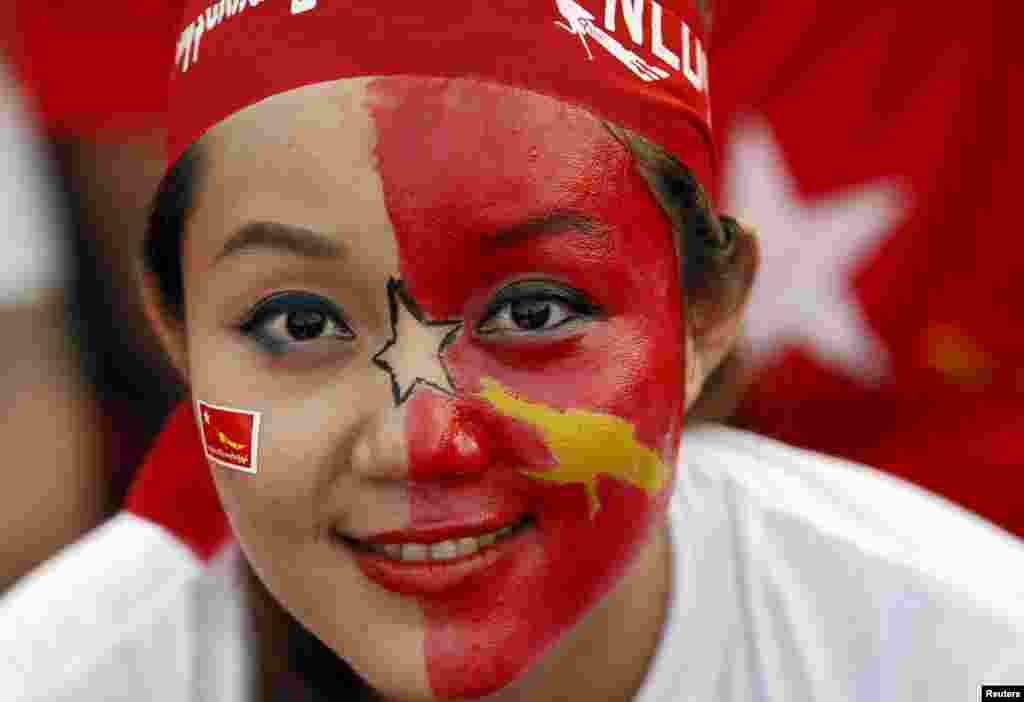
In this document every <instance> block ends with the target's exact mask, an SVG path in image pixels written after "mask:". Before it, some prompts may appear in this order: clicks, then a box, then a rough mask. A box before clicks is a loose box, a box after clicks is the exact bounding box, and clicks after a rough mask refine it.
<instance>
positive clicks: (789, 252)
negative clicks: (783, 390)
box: [724, 119, 905, 383]
mask: <svg viewBox="0 0 1024 702" xmlns="http://www.w3.org/2000/svg"><path fill="white" fill-rule="evenodd" d="M730 137H731V138H730V140H729V143H728V148H727V149H726V157H725V164H726V165H725V171H724V173H725V198H724V201H725V203H726V208H725V212H727V213H729V214H731V215H733V216H734V217H736V218H737V219H738V220H740V221H741V222H743V223H744V224H746V225H748V226H752V227H754V228H755V229H756V230H757V233H758V237H759V243H760V245H761V269H760V271H759V273H758V277H757V280H756V282H755V285H754V290H753V293H752V295H751V300H750V307H749V308H748V311H747V315H746V327H745V330H746V337H747V339H748V341H749V343H750V346H751V350H752V353H753V356H754V360H755V362H756V363H757V364H759V365H760V364H764V363H766V362H767V361H769V360H770V356H772V355H773V354H777V353H779V352H780V351H781V350H782V349H783V347H784V346H785V345H786V344H792V343H794V342H796V343H799V342H806V343H809V344H810V346H811V348H812V349H813V351H814V353H815V355H816V356H818V357H819V358H820V359H821V360H822V361H824V362H825V363H826V364H829V365H832V366H833V367H836V368H838V369H840V370H842V371H845V372H846V373H847V374H849V375H852V376H854V377H858V378H860V379H861V380H862V381H866V382H869V383H875V382H877V381H879V380H881V378H882V377H884V376H885V375H886V373H887V372H888V369H889V356H888V352H887V350H886V348H885V347H884V346H883V344H882V342H881V340H880V339H879V338H878V337H877V335H876V334H875V332H874V330H873V329H872V328H871V327H870V325H869V324H868V323H867V321H866V320H865V318H864V315H863V312H862V310H861V306H860V303H859V301H858V300H857V297H856V295H855V293H854V290H853V289H852V287H851V280H852V274H853V273H854V272H855V271H856V269H857V267H858V266H859V265H860V264H862V263H864V262H865V261H866V260H867V259H868V257H869V256H870V255H871V254H872V253H873V252H875V251H876V250H877V249H878V246H879V244H880V243H881V241H882V240H883V239H884V237H885V236H886V234H888V233H889V232H890V231H891V230H892V228H893V226H894V225H895V224H897V223H898V221H899V220H900V218H901V217H902V216H903V212H904V209H905V198H904V196H903V194H902V192H901V190H900V189H899V188H898V187H897V186H896V185H895V184H894V183H892V182H889V181H876V182H872V183H869V184H866V185H862V186H859V187H857V188H853V189H850V190H846V191H844V192H841V193H837V194H835V195H832V196H829V197H827V198H821V199H819V200H817V201H814V202H806V201H803V200H801V198H800V196H799V194H798V193H797V190H796V185H795V183H794V181H793V177H792V175H791V174H790V173H789V170H788V168H787V166H786V163H785V159H784V157H783V155H782V152H781V150H780V148H779V146H778V144H777V142H776V140H775V137H774V135H773V134H772V132H771V129H770V128H769V126H768V125H767V124H766V123H765V122H764V121H763V120H759V119H748V120H746V121H744V122H741V123H740V125H739V126H738V127H737V128H736V129H734V130H733V132H732V133H731V135H730Z"/></svg>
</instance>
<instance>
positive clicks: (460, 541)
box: [346, 517, 530, 562]
mask: <svg viewBox="0 0 1024 702" xmlns="http://www.w3.org/2000/svg"><path fill="white" fill-rule="evenodd" d="M529 521H530V519H529V517H524V518H522V519H520V520H519V521H517V522H516V523H515V524H510V525H508V526H504V527H501V528H500V529H492V530H490V531H487V532H485V533H483V534H479V535H474V536H461V537H456V538H449V539H445V540H443V541H417V540H412V541H403V542H393V541H387V540H374V541H358V540H356V539H346V542H347V543H349V544H350V545H351V546H353V547H354V548H356V549H360V550H364V551H369V552H372V553H376V554H380V555H383V556H386V557H388V558H391V559H393V560H399V561H406V562H423V561H453V560H456V559H458V558H463V557H465V556H470V555H472V554H474V553H476V552H477V551H480V550H482V549H485V548H488V547H490V546H493V545H494V544H495V543H496V542H497V541H500V540H501V539H503V538H505V537H507V536H510V535H512V534H514V533H515V532H517V531H518V530H520V529H522V528H524V527H525V526H526V525H527V524H528V523H529ZM397 537H398V535H395V536H394V537H393V538H397Z"/></svg>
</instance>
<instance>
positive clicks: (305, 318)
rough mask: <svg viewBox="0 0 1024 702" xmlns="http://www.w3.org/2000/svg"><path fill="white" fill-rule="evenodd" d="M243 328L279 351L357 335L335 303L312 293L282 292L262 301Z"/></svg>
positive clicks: (259, 340) (244, 332) (265, 345)
mask: <svg viewBox="0 0 1024 702" xmlns="http://www.w3.org/2000/svg"><path fill="white" fill-rule="evenodd" d="M241 331H242V333H243V334H246V335H247V336H250V337H252V338H253V339H255V340H256V341H257V342H258V343H260V344H261V345H263V346H264V347H265V348H267V349H268V350H270V351H272V352H274V353H279V354H280V353H285V352H287V351H291V350H297V349H298V348H299V347H300V346H302V345H305V344H309V343H311V342H318V341H325V340H327V341H329V340H335V341H349V340H351V339H353V338H355V334H354V333H353V332H352V330H351V329H350V328H349V326H348V324H346V323H345V321H344V320H343V319H342V317H341V314H340V313H339V312H338V311H337V310H336V309H335V307H334V305H333V304H331V303H330V302H329V301H327V300H326V299H324V298H322V297H319V296H317V295H311V294H309V293H278V294H276V295H274V296H272V297H270V298H268V299H266V300H264V301H262V302H260V303H258V304H257V305H256V307H255V308H253V310H252V312H251V313H250V314H249V317H248V318H247V320H246V321H245V322H243V323H242V325H241Z"/></svg>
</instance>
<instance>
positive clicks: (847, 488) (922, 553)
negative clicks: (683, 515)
mask: <svg viewBox="0 0 1024 702" xmlns="http://www.w3.org/2000/svg"><path fill="white" fill-rule="evenodd" d="M961 469H962V470H970V466H963V467H962V468H961ZM681 470H682V471H685V473H686V474H687V476H686V477H687V479H688V481H689V482H690V483H691V487H695V486H703V487H704V488H706V489H713V488H712V487H711V486H717V487H718V489H719V490H721V489H727V490H728V491H729V492H730V494H731V495H732V496H733V497H734V499H735V500H736V504H737V505H740V504H742V505H744V507H745V508H746V509H748V510H753V511H756V512H758V513H759V514H760V515H761V516H762V518H763V519H764V520H766V521H767V522H770V521H772V520H779V521H785V522H798V523H802V524H804V525H806V526H807V527H808V529H810V530H812V531H813V532H814V533H817V534H819V535H820V538H822V539H825V540H828V541H830V542H832V543H834V544H839V543H846V544H849V545H850V546H851V547H855V548H857V549H858V550H862V551H864V552H865V553H866V554H871V555H872V556H875V557H878V558H883V559H887V560H890V561H893V562H900V563H903V564H905V565H907V566H908V567H914V568H916V569H919V570H921V571H922V573H925V572H927V573H930V574H931V575H933V576H934V577H937V578H946V579H951V580H963V581H965V584H966V583H967V582H970V583H975V584H977V585H978V586H982V585H981V583H991V584H990V585H986V586H984V587H985V588H986V589H987V590H988V591H989V594H990V595H992V596H996V597H997V598H1000V594H1001V598H1002V599H1007V601H1009V602H1013V603H1014V604H1015V605H1018V604H1019V603H1020V598H1021V597H1024V582H1014V581H1013V579H1009V578H993V577H990V576H992V575H994V574H993V573H992V570H991V567H992V565H993V564H994V563H1005V564H1012V563H1020V564H1022V565H1024V543H1022V542H1021V541H1020V540H1018V539H1016V538H1015V537H1013V536H1012V535H1010V534H1008V533H1007V532H1005V531H1003V530H1001V529H999V528H998V527H996V526H994V525H992V524H990V523H989V522H987V521H985V520H983V519H982V518H980V517H978V516H976V515H974V514H972V513H970V512H968V511H966V510H964V509H962V508H960V507H958V506H957V505H955V504H953V503H951V502H949V501H947V500H945V499H944V498H942V497H939V496H938V495H935V494H932V493H929V492H927V491H925V490H923V489H921V488H918V487H917V486H915V485H912V484H910V483H907V482H905V481H903V480H900V479H898V478H896V477H894V476H892V475H889V474H887V473H884V472H882V471H879V470H876V469H873V468H869V467H867V466H863V465H859V464H856V463H852V462H849V461H844V460H841V459H837V458H834V457H831V456H826V455H823V454H819V453H815V452H813V451H806V450H803V449H798V448H795V447H792V446H788V445H786V444H782V443H779V442H777V441H773V440H771V439H768V438H765V437H763V436H758V435H756V434H751V433H748V432H743V431H738V430H734V429H730V428H726V427H721V426H713V425H706V426H701V427H698V428H696V429H694V430H692V431H691V432H688V433H687V438H686V440H685V441H684V443H683V458H682V466H681ZM983 566H984V567H983Z"/></svg>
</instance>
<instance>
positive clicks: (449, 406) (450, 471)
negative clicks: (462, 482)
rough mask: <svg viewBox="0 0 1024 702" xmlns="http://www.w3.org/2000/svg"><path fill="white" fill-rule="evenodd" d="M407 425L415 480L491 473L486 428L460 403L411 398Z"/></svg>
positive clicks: (423, 395)
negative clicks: (488, 471) (486, 471)
mask: <svg viewBox="0 0 1024 702" xmlns="http://www.w3.org/2000/svg"><path fill="white" fill-rule="evenodd" d="M405 424H406V438H407V446H408V461H409V475H410V477H411V478H412V479H414V480H439V479H445V478H458V477H469V476H472V475H478V474H479V473H481V472H483V471H484V470H486V469H487V466H488V464H489V463H490V455H489V451H488V450H487V448H486V445H485V436H486V432H485V430H484V427H483V426H482V423H481V422H480V421H479V419H478V418H477V417H476V415H475V414H474V413H471V412H468V411H467V410H466V408H464V407H461V406H460V401H459V400H457V399H455V398H452V397H447V396H444V395H441V394H439V393H435V392H432V391H425V392H417V393H416V394H415V395H413V397H411V398H409V402H408V410H407V412H406V416H405Z"/></svg>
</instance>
